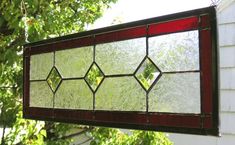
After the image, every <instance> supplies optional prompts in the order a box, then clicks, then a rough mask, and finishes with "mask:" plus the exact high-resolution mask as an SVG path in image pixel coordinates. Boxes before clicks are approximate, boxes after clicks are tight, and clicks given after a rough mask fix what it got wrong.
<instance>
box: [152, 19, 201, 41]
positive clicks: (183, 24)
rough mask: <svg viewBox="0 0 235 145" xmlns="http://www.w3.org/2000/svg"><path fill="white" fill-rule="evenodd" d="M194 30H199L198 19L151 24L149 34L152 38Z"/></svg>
mask: <svg viewBox="0 0 235 145" xmlns="http://www.w3.org/2000/svg"><path fill="white" fill-rule="evenodd" d="M194 29H198V17H190V18H185V19H180V20H174V21H168V22H161V23H156V24H151V25H150V26H149V31H148V34H149V35H150V36H152V35H161V34H167V33H172V32H174V33H175V32H179V31H186V30H194Z"/></svg>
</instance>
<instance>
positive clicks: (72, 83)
mask: <svg viewBox="0 0 235 145" xmlns="http://www.w3.org/2000/svg"><path fill="white" fill-rule="evenodd" d="M55 108H63V109H85V110H91V109H93V94H92V92H91V90H90V89H89V87H88V86H87V84H86V82H85V81H84V80H64V81H63V82H62V83H61V85H60V88H59V89H58V90H57V92H56V94H55Z"/></svg>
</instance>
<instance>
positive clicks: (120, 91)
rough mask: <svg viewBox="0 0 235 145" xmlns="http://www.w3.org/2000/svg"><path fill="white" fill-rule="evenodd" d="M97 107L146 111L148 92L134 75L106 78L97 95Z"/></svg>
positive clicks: (99, 108)
mask: <svg viewBox="0 0 235 145" xmlns="http://www.w3.org/2000/svg"><path fill="white" fill-rule="evenodd" d="M95 109H96V110H118V111H145V110H146V92H145V91H144V89H143V88H142V87H141V86H140V84H138V82H137V81H136V80H135V78H134V77H116V78H105V79H104V81H103V83H102V84H101V86H100V87H99V89H98V91H97V93H96V96H95Z"/></svg>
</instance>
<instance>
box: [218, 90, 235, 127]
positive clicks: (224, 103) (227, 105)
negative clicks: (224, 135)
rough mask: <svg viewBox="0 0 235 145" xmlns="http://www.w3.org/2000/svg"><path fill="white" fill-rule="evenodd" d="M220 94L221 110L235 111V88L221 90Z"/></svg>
mask: <svg viewBox="0 0 235 145" xmlns="http://www.w3.org/2000/svg"><path fill="white" fill-rule="evenodd" d="M220 95H221V97H220V102H221V104H220V107H221V111H226V112H235V90H221V91H220ZM234 122H235V120H234ZM234 126H235V125H234Z"/></svg>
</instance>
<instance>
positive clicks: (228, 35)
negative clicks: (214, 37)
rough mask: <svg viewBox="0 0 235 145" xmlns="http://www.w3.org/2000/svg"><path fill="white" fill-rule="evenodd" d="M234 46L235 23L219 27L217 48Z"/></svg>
mask: <svg viewBox="0 0 235 145" xmlns="http://www.w3.org/2000/svg"><path fill="white" fill-rule="evenodd" d="M231 45H235V23H232V24H224V25H219V46H231Z"/></svg>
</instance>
